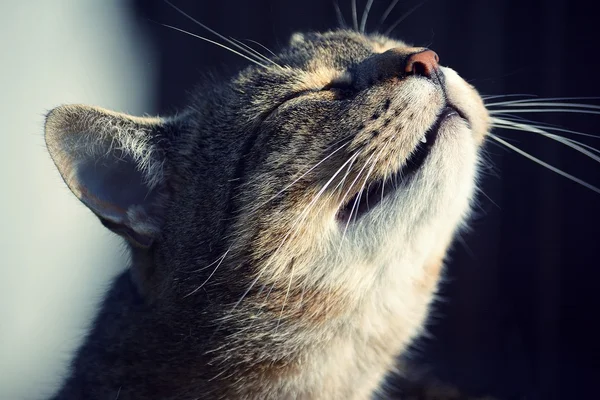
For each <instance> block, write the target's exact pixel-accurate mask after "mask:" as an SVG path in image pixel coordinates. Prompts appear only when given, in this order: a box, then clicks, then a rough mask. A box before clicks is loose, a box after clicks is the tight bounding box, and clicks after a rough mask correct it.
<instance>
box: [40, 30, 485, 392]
mask: <svg viewBox="0 0 600 400" xmlns="http://www.w3.org/2000/svg"><path fill="white" fill-rule="evenodd" d="M392 48H400V49H403V51H406V53H407V54H410V53H411V52H415V51H420V49H418V48H412V47H410V46H408V45H406V44H404V43H402V42H399V41H394V40H391V39H388V38H385V37H384V36H381V35H374V36H368V35H364V34H360V33H357V32H354V31H344V30H341V31H334V32H328V33H322V34H317V33H307V34H301V35H295V36H294V37H293V39H292V40H291V43H290V45H289V46H288V47H286V48H285V49H283V50H282V51H281V52H280V53H279V55H278V56H277V57H274V58H273V59H272V61H273V62H271V63H268V62H266V61H265V62H264V63H261V64H262V65H255V66H250V67H249V68H247V69H246V70H244V71H242V72H241V73H240V74H239V75H237V76H235V77H233V78H232V79H231V80H230V81H229V82H223V83H210V82H207V83H206V84H205V85H204V86H202V87H201V89H199V90H198V91H197V92H196V94H195V97H194V99H193V100H192V101H191V103H190V106H189V108H188V109H186V110H184V111H183V112H182V113H181V114H180V115H179V116H177V117H174V118H171V119H165V120H160V121H161V123H160V129H159V130H157V131H153V132H151V133H147V132H146V133H145V130H144V129H145V128H146V127H147V126H151V125H140V126H143V127H144V128H143V129H139V130H138V131H136V132H133V133H131V132H130V131H127V130H119V129H114V126H115V124H116V125H118V124H119V123H123V124H127V123H128V122H127V121H128V120H127V118H126V117H119V116H118V115H116V114H106V115H107V116H108V115H110V116H111V117H110V118H108V117H107V118H108V119H107V121H110V126H106V127H103V126H98V124H97V123H96V122H94V123H93V124H87V122H86V121H89V120H90V118H89V117H90V116H91V115H95V114H94V113H98V112H100V111H99V110H98V109H92V108H90V109H87V110H86V109H85V108H81V107H79V108H77V109H76V110H77V112H76V113H74V112H72V111H73V110H74V109H73V108H69V107H68V106H67V107H63V108H59V109H57V110H56V111H54V112H52V113H51V114H50V115H49V117H48V123H47V125H46V126H47V131H46V135H47V138H48V142H49V144H50V146H51V147H52V148H53V158H54V159H55V161H56V163H57V166H58V168H59V170H61V172H62V173H63V174H66V175H65V177H66V179H67V180H69V179H71V180H72V179H76V177H77V173H76V172H77V166H78V162H79V158H81V157H85V154H87V153H86V152H84V151H80V150H81V149H82V148H83V147H85V145H86V142H87V146H89V147H90V148H94V149H97V148H98V146H104V147H103V151H105V152H106V153H107V154H110V152H111V151H113V149H114V148H118V149H119V151H123V152H125V154H129V153H135V152H138V153H139V152H140V151H142V153H143V149H141V150H140V149H139V148H138V147H137V143H144V142H143V141H136V142H132V141H131V140H129V139H127V138H123V137H121V136H120V135H121V133H122V132H125V133H127V132H129V133H130V134H134V135H144V134H149V135H151V136H152V137H153V140H152V141H151V142H150V141H149V142H147V144H148V145H152V146H158V148H159V149H160V151H158V152H154V153H152V154H159V155H160V157H159V158H157V159H152V160H151V161H152V162H154V163H156V165H154V164H153V165H146V166H141V165H140V168H143V171H144V172H145V173H150V171H155V170H156V171H158V170H160V171H161V175H160V176H156V177H147V178H148V179H149V180H150V181H151V182H154V181H155V180H156V181H159V182H158V183H157V185H160V186H161V187H164V188H166V189H165V190H167V191H168V202H167V205H165V207H164V210H163V214H164V215H163V216H164V218H161V221H164V223H163V224H162V226H161V227H160V233H159V234H156V235H154V236H152V238H151V239H152V245H151V246H150V247H149V248H144V249H140V248H134V249H133V265H132V266H131V269H132V271H133V273H134V275H135V276H143V277H144V279H141V280H139V279H138V280H136V281H135V283H136V285H137V286H138V290H139V291H140V293H141V294H142V296H143V298H142V300H136V296H137V295H135V294H132V293H131V290H132V289H131V287H130V286H131V285H130V284H129V283H128V279H129V278H128V275H124V276H123V277H121V278H119V279H118V280H117V281H116V283H115V285H114V287H113V289H112V290H111V292H110V293H109V296H108V298H107V301H106V303H105V305H104V307H103V310H102V311H101V314H100V317H99V319H98V321H97V324H96V327H95V328H94V331H93V332H92V333H91V335H90V337H89V338H88V340H87V342H86V344H85V345H84V346H83V348H82V349H81V351H80V352H79V354H78V356H77V358H76V360H75V362H74V371H73V374H72V376H71V377H70V378H69V380H68V381H67V383H66V384H65V387H63V389H62V391H61V392H60V394H59V397H58V398H60V399H63V398H65V399H71V398H78V394H79V393H86V394H87V395H88V396H91V397H90V398H109V397H110V396H112V397H114V396H116V395H117V393H118V396H119V399H130V398H148V399H151V398H157V399H199V398H211V399H214V398H257V399H267V398H273V399H280V398H324V399H350V398H355V399H366V398H369V396H371V395H372V394H373V393H374V392H376V391H377V390H378V387H380V385H381V384H382V380H383V378H384V376H385V375H386V374H387V373H388V372H390V371H392V370H394V367H395V361H396V357H397V356H398V355H399V354H401V353H402V352H403V350H404V349H405V348H406V346H407V345H408V344H409V343H410V341H411V340H412V339H413V338H414V337H415V336H416V335H417V334H419V332H420V331H421V329H422V326H423V323H424V320H425V318H426V316H427V312H428V308H429V305H430V304H431V301H432V299H433V298H434V296H435V291H436V287H437V283H438V281H439V279H440V274H441V273H442V269H443V260H444V257H445V254H446V251H447V249H448V247H449V246H450V244H451V242H452V240H453V237H454V235H455V233H456V231H457V230H459V229H460V227H461V226H462V225H463V224H464V223H465V222H466V220H467V218H468V215H469V209H470V204H471V201H472V197H473V193H474V191H475V184H476V179H477V165H478V159H479V157H478V153H479V147H480V145H481V143H482V142H483V139H484V137H485V135H486V134H487V132H488V130H489V128H490V118H489V116H488V113H487V111H486V109H485V107H484V105H483V102H482V100H481V98H480V97H479V95H478V94H477V92H476V91H475V89H473V88H472V87H471V86H470V85H468V84H467V83H466V82H465V81H463V80H462V79H461V78H460V77H459V76H458V75H457V74H456V73H455V72H454V71H452V70H450V69H447V68H443V69H442V73H443V76H444V86H443V89H442V86H440V85H439V84H438V83H433V82H432V81H431V80H429V79H426V78H424V77H420V76H404V77H398V78H394V79H389V80H381V81H376V82H370V83H369V79H366V78H367V77H368V76H369V74H370V73H371V69H369V68H361V66H363V67H364V66H368V65H369V63H370V62H371V61H372V60H373V57H375V56H377V55H378V54H381V53H383V52H385V51H387V50H389V49H392ZM263 61H264V60H263ZM344 80H346V81H349V82H353V84H354V85H355V86H356V87H357V90H356V91H355V92H354V93H353V94H352V95H350V96H344V95H342V94H341V93H340V92H339V91H338V90H335V89H327V85H328V84H330V83H331V82H338V81H344ZM446 102H450V103H451V104H453V105H454V106H455V107H457V108H458V109H459V110H460V111H461V113H462V114H463V115H464V116H465V117H466V119H463V118H461V117H459V116H458V115H454V116H452V117H450V118H448V119H446V120H445V121H444V123H443V124H442V125H441V127H440V130H439V135H438V138H437V141H436V142H435V144H434V145H433V147H432V149H431V152H430V154H429V155H428V156H427V158H426V159H425V161H424V164H423V165H422V166H421V167H420V169H418V170H417V171H416V173H415V175H414V176H413V177H412V178H411V179H409V180H406V181H402V182H401V183H400V184H399V185H400V186H399V187H397V189H396V191H395V192H393V193H392V194H391V195H389V196H386V197H385V198H383V200H382V202H381V203H380V204H378V205H377V206H376V207H374V208H373V209H371V210H370V211H368V212H367V213H366V214H365V215H363V216H362V217H361V218H359V219H357V220H356V221H350V222H348V223H343V222H341V221H340V220H338V219H336V213H337V212H338V210H339V208H340V206H341V205H342V204H344V203H345V202H347V201H348V200H349V199H351V198H352V197H353V196H354V195H355V194H357V193H358V192H360V191H361V189H363V188H365V187H368V185H369V184H370V183H372V182H375V181H378V180H381V179H383V178H385V177H389V176H390V175H391V174H393V173H395V172H397V171H399V170H400V169H401V168H402V167H403V166H404V165H405V163H406V160H407V159H408V157H409V156H410V155H411V153H412V152H413V151H414V150H415V148H416V147H417V145H418V144H419V143H420V141H421V139H422V138H423V135H424V134H425V132H426V131H427V130H428V129H429V128H430V127H431V126H432V125H433V124H434V122H435V121H436V119H437V117H438V115H439V113H440V112H441V110H442V108H443V107H444V106H445V104H446ZM74 118H75V119H76V121H73V119H74ZM120 118H122V119H120ZM94 121H100V119H94ZM154 121H158V120H154ZM127 126H136V125H133V124H129V125H127ZM75 128H76V129H75ZM65 131H68V132H70V134H71V135H77V134H78V132H79V133H82V135H81V137H80V142H78V143H80V146H78V147H76V154H73V152H74V151H75V150H74V148H73V146H70V143H71V140H70V139H69V140H67V139H66V138H68V137H70V136H68V135H65ZM107 135H108V136H109V137H111V138H112V140H106V138H107ZM96 137H97V139H96ZM132 143H134V144H135V146H134V145H132ZM97 153H98V151H94V152H93V154H92V155H91V156H93V157H96V156H97ZM144 154H145V153H144ZM73 160H76V161H77V162H73ZM131 160H133V161H132V162H137V161H136V158H135V157H131ZM159 165H160V166H161V168H160V169H158V168H154V167H157V166H159ZM72 171H75V173H74V174H73V173H72ZM73 177H75V178H73ZM71 183H72V182H71ZM76 184H77V185H78V186H77V187H79V186H83V187H85V185H86V182H76ZM70 186H71V184H70ZM107 190H111V189H110V188H107ZM76 194H77V193H76ZM141 206H143V205H141ZM96 212H97V214H99V217H100V218H101V219H103V215H102V211H100V212H98V211H96ZM123 293H128V294H126V295H123ZM102 396H105V397H102Z"/></svg>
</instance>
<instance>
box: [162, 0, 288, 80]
mask: <svg viewBox="0 0 600 400" xmlns="http://www.w3.org/2000/svg"><path fill="white" fill-rule="evenodd" d="M163 1H164V2H165V3H167V4H168V5H169V6H170V7H171V8H173V9H174V10H176V11H177V12H178V13H180V14H181V15H183V16H184V17H186V18H187V19H189V20H190V21H192V22H194V23H195V24H197V25H198V26H200V27H201V28H203V29H205V30H207V31H209V32H210V33H212V34H213V35H215V36H218V37H219V38H221V39H222V40H225V41H226V42H229V44H231V45H233V46H235V47H237V48H238V49H240V50H241V51H243V52H246V53H247V54H248V56H250V57H251V56H252V53H248V51H247V50H246V49H245V48H244V47H242V46H240V45H239V44H237V43H235V42H234V41H232V40H230V39H228V38H227V37H225V36H223V35H221V34H220V33H219V32H217V31H215V30H213V29H211V28H209V27H208V26H206V25H204V24H203V23H202V22H200V21H198V20H197V19H196V18H194V17H192V16H191V15H189V14H188V13H186V12H185V11H183V10H182V9H181V8H179V7H177V6H176V5H175V4H173V3H171V2H170V1H169V0H163ZM265 68H266V66H265ZM280 68H282V67H280Z"/></svg>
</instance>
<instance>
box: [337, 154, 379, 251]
mask: <svg viewBox="0 0 600 400" xmlns="http://www.w3.org/2000/svg"><path fill="white" fill-rule="evenodd" d="M373 156H375V153H373V154H371V156H370V157H369V158H368V159H367V161H365V164H364V165H363V166H362V168H361V169H360V170H359V171H358V174H356V178H354V180H353V181H352V183H351V184H350V187H349V188H348V190H347V191H346V193H344V196H342V201H341V202H340V204H338V206H337V209H338V210H339V209H341V208H342V206H343V205H344V203H345V202H346V197H348V194H349V193H350V191H351V190H352V188H353V187H354V185H355V184H356V182H357V181H358V179H359V178H360V176H361V175H362V173H363V171H364V170H365V168H366V167H367V165H369V162H370V161H371V159H372V158H373ZM355 206H356V202H354V204H353V205H352V209H351V210H350V216H349V218H348V221H346V226H345V227H344V232H343V233H342V239H341V240H340V247H339V249H338V252H337V256H336V258H338V259H339V257H340V254H341V250H342V245H343V244H344V239H345V238H346V232H347V231H348V226H349V225H350V220H351V219H352V213H353V212H354V207H355Z"/></svg>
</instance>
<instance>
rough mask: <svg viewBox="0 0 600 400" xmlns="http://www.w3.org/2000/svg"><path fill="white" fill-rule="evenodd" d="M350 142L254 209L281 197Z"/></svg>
mask: <svg viewBox="0 0 600 400" xmlns="http://www.w3.org/2000/svg"><path fill="white" fill-rule="evenodd" d="M348 144H350V143H349V142H348V143H344V144H343V145H342V146H340V147H338V148H337V149H335V150H334V151H333V152H331V153H329V154H328V155H327V156H326V157H324V158H323V159H322V160H321V161H319V162H318V163H316V164H315V165H313V166H312V167H310V168H309V169H308V170H307V171H306V172H304V173H303V174H302V175H300V176H299V177H298V178H296V179H295V180H294V181H293V182H292V183H290V184H289V185H287V186H286V187H284V188H283V189H281V190H280V191H279V192H277V193H275V194H274V195H273V196H271V197H270V198H269V199H267V200H266V201H264V202H262V203H260V205H258V206H257V207H256V208H255V210H254V211H256V210H258V209H260V208H261V207H264V206H265V205H266V204H268V203H269V202H271V201H272V200H274V199H276V198H277V197H279V196H280V195H281V194H283V193H284V192H285V191H287V190H288V189H289V188H291V187H292V186H294V185H295V184H296V183H297V182H298V181H299V180H300V179H302V178H304V177H305V176H306V175H308V174H309V173H310V172H311V171H313V170H314V169H315V168H317V167H318V166H319V165H321V164H322V163H324V162H325V161H327V160H328V159H329V158H331V157H332V156H333V155H335V153H337V152H338V151H340V150H342V149H343V148H344V147H346V146H347V145H348Z"/></svg>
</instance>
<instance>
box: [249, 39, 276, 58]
mask: <svg viewBox="0 0 600 400" xmlns="http://www.w3.org/2000/svg"><path fill="white" fill-rule="evenodd" d="M245 40H246V41H247V42H250V43H254V44H255V45H257V46H260V47H262V48H263V49H265V50H266V51H268V52H269V53H271V54H272V55H273V57H278V55H277V54H275V53H274V52H273V50H271V49H269V48H268V47H267V46H265V45H264V44H262V43H260V42H257V41H256V40H252V39H245Z"/></svg>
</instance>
